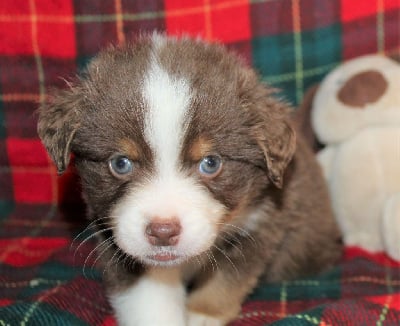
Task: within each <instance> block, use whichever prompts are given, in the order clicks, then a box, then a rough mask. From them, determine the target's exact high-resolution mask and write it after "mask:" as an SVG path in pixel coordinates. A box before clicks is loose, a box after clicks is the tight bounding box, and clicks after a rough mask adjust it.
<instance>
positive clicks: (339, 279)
mask: <svg viewBox="0 0 400 326" xmlns="http://www.w3.org/2000/svg"><path fill="white" fill-rule="evenodd" d="M154 29H157V30H161V31H166V33H168V34H189V35H195V36H198V35H200V36H202V37H203V38H205V39H208V40H211V41H219V42H222V43H225V44H226V45H227V46H228V47H229V48H231V49H233V50H234V51H237V52H238V53H239V54H240V55H241V56H242V57H243V58H244V59H245V60H246V61H247V62H248V63H249V64H251V65H253V66H254V67H255V68H256V69H257V70H258V71H259V73H260V75H261V76H262V78H263V79H264V80H265V81H266V82H269V83H271V84H273V85H274V86H276V87H278V88H280V89H282V90H283V91H282V96H283V97H285V98H286V99H287V100H288V101H290V102H292V103H293V104H294V105H297V104H299V103H300V102H301V100H302V97H303V93H304V90H305V89H307V88H308V87H309V86H310V85H311V84H313V83H315V82H318V81H320V80H321V78H322V77H323V76H324V75H325V74H326V73H328V72H329V71H330V70H331V69H332V68H333V67H335V66H336V65H337V64H339V63H341V62H342V61H343V60H346V59H349V58H352V57H355V56H358V55H362V54H366V53H374V52H382V53H386V54H396V53H397V54H399V52H400V51H399V50H400V1H399V0H363V1H354V0H230V1H229V0H186V1H183V0H164V1H162V0H134V1H128V0H104V1H91V0H75V1H73V0H3V1H1V2H0V326H5V325H115V320H114V318H113V316H112V310H111V308H110V306H109V304H108V303H107V300H106V297H105V295H104V291H103V288H102V285H101V281H100V280H101V277H102V273H103V271H102V270H100V269H98V268H96V255H95V254H94V252H93V249H94V244H93V243H92V242H90V241H87V242H82V240H83V239H84V238H85V236H87V235H88V234H89V233H90V231H91V230H90V228H88V229H87V230H86V231H84V232H83V234H80V232H81V231H82V230H83V228H84V227H83V224H82V221H83V220H84V219H83V215H84V207H83V206H82V203H81V201H80V196H79V192H80V189H79V182H77V178H76V175H75V173H74V170H73V168H71V169H70V170H69V171H68V173H66V174H65V175H63V176H62V177H57V175H56V171H55V168H54V167H53V165H52V164H51V162H50V160H49V158H48V156H47V155H46V153H45V151H44V149H43V147H42V145H41V143H40V141H39V139H38V137H37V135H36V121H37V117H36V115H35V110H36V108H37V106H38V104H37V103H38V102H39V103H40V102H42V101H44V100H45V97H46V92H47V90H48V88H49V87H54V86H55V87H65V81H64V80H63V79H62V78H61V77H68V76H73V75H74V74H76V72H77V71H79V70H80V69H82V67H84V66H85V65H86V63H87V62H88V60H90V58H91V57H92V56H93V55H94V54H95V53H96V52H97V51H98V50H99V49H100V48H101V47H103V46H106V45H108V44H110V43H114V44H118V43H123V42H128V41H129V40H130V39H131V38H132V37H133V36H134V35H136V34H137V33H139V32H145V31H152V30H154ZM74 238H76V240H75V241H73V239H74ZM266 324H274V325H321V326H322V325H400V264H399V263H396V262H394V261H392V260H390V259H389V258H387V257H386V256H385V255H384V254H383V253H377V254H372V253H367V252H364V251H362V250H361V249H358V248H346V251H345V253H344V258H343V261H342V262H341V263H340V264H338V266H336V268H334V269H333V270H331V271H329V272H328V273H326V274H323V275H319V276H316V277H314V278H310V279H302V280H297V281H294V282H287V283H282V284H272V285H260V286H259V287H258V288H257V289H256V290H255V291H254V293H253V294H252V295H251V296H250V297H249V298H248V299H247V301H246V303H245V304H244V305H243V310H242V313H241V314H240V316H239V317H238V319H237V320H236V321H234V322H233V323H232V325H236V326H239V325H266Z"/></svg>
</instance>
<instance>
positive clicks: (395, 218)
mask: <svg viewBox="0 0 400 326" xmlns="http://www.w3.org/2000/svg"><path fill="white" fill-rule="evenodd" d="M383 234H384V236H383V241H384V244H385V247H386V252H387V253H388V254H389V256H390V257H391V258H393V259H395V260H399V261H400V193H398V194H395V195H393V196H391V197H390V198H389V199H388V200H387V202H386V205H385V208H384V215H383Z"/></svg>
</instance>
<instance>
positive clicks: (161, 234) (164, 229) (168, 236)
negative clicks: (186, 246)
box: [145, 218, 181, 246]
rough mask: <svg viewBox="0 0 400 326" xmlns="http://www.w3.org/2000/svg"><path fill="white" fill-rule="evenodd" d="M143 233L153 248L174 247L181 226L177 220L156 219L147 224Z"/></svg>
mask: <svg viewBox="0 0 400 326" xmlns="http://www.w3.org/2000/svg"><path fill="white" fill-rule="evenodd" d="M145 232H146V235H147V238H148V240H149V242H150V244H152V245H153V246H174V245H176V244H177V243H178V240H179V235H180V233H181V224H180V222H179V220H178V219H177V218H171V219H159V218H156V219H153V220H152V221H151V222H150V223H149V224H147V226H146V231H145Z"/></svg>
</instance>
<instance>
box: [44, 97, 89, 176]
mask: <svg viewBox="0 0 400 326" xmlns="http://www.w3.org/2000/svg"><path fill="white" fill-rule="evenodd" d="M80 102H81V96H79V95H78V94H76V93H75V92H73V91H64V92H60V93H59V94H57V95H56V96H54V97H53V98H52V99H50V100H49V102H48V103H46V104H43V105H42V106H41V107H40V108H39V121H38V129H37V130H38V134H39V137H40V138H41V140H42V142H43V144H44V146H45V147H46V149H47V151H48V153H49V154H50V157H51V158H52V159H53V161H54V163H55V164H56V166H57V170H58V173H59V174H62V173H63V172H64V171H65V169H66V168H67V166H68V163H69V160H70V153H71V142H72V139H73V137H74V134H75V132H76V130H77V129H78V127H79V121H80V119H79V109H80V105H81V103H80Z"/></svg>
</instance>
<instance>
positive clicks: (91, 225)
mask: <svg viewBox="0 0 400 326" xmlns="http://www.w3.org/2000/svg"><path fill="white" fill-rule="evenodd" d="M105 219H108V217H100V218H97V219H95V220H93V221H92V222H91V223H89V224H88V225H87V226H86V227H85V228H84V229H83V230H82V231H81V232H79V234H78V235H77V236H76V237H75V238H74V239H73V240H72V242H71V245H70V250H72V247H73V246H74V244H75V242H76V241H77V240H78V239H79V237H80V236H82V235H83V234H84V233H85V232H87V231H89V229H91V228H93V227H95V226H96V225H99V226H100V225H106V224H107V223H101V224H96V223H97V222H99V221H101V220H105Z"/></svg>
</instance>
